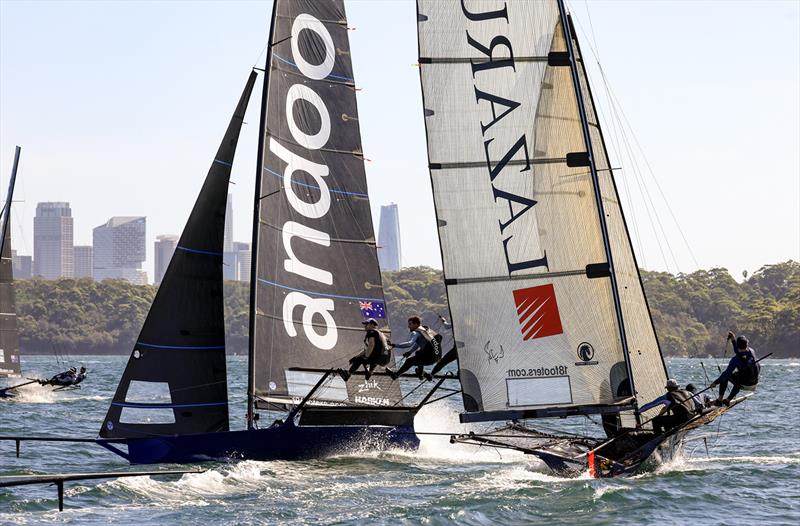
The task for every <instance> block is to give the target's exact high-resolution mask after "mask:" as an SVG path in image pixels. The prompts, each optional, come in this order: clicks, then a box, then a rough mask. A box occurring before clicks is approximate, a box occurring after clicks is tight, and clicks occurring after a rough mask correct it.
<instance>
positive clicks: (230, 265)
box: [222, 194, 238, 279]
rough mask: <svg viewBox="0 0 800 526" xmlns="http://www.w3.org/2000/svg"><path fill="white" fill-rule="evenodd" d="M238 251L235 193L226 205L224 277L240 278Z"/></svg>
mask: <svg viewBox="0 0 800 526" xmlns="http://www.w3.org/2000/svg"><path fill="white" fill-rule="evenodd" d="M237 271H238V268H237V264H236V251H235V250H234V249H233V194H228V202H227V205H226V206H225V237H224V238H223V240H222V279H238V278H237V277H236V275H237V273H238V272H237Z"/></svg>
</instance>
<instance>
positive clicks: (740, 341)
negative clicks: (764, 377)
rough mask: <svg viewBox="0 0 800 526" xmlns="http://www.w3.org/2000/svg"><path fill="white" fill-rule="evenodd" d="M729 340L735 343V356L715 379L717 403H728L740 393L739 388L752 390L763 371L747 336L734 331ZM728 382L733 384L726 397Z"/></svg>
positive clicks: (713, 384) (730, 333) (729, 335)
mask: <svg viewBox="0 0 800 526" xmlns="http://www.w3.org/2000/svg"><path fill="white" fill-rule="evenodd" d="M728 340H729V341H730V342H731V343H732V344H733V358H731V361H730V362H728V367H727V369H725V370H724V371H722V374H721V375H719V378H717V379H716V380H714V382H713V383H712V384H711V387H716V386H719V398H718V399H717V404H718V405H719V404H725V405H728V404H730V403H731V400H733V398H734V397H735V396H736V395H737V394H738V393H739V389H742V388H744V389H747V390H748V391H752V390H753V389H755V386H756V384H758V375H759V373H760V372H761V366H760V365H759V364H758V362H757V361H756V352H755V350H753V348H752V347H750V346H749V345H748V344H749V342H748V341H747V337H746V336H743V335H739V336H738V337H737V336H736V335H735V334H733V333H732V332H729V333H728ZM728 382H731V383H732V384H733V388H732V389H731V392H730V394H729V395H728V397H727V398H725V390H726V389H727V388H728Z"/></svg>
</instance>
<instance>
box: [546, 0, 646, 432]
mask: <svg viewBox="0 0 800 526" xmlns="http://www.w3.org/2000/svg"><path fill="white" fill-rule="evenodd" d="M557 2H558V10H559V13H560V14H561V25H562V29H563V31H564V40H565V41H566V44H567V53H569V62H570V72H571V73H572V82H573V84H574V86H575V97H576V98H577V102H578V111H579V113H580V118H581V128H582V129H583V138H584V141H585V143H586V150H587V154H588V157H589V169H590V170H591V175H592V184H593V186H594V190H595V192H594V196H595V201H596V203H597V213H598V215H599V218H600V230H601V232H602V236H603V245H604V247H605V252H606V257H607V258H608V270H609V273H610V278H611V294H612V296H613V298H614V309H615V310H616V314H617V316H616V318H617V325H618V328H619V337H620V340H621V344H622V355H623V358H624V359H625V367H626V368H627V371H628V382H629V383H630V387H631V395H634V396H635V395H636V387H635V384H634V381H633V370H632V368H631V363H630V351H629V349H628V339H627V337H626V336H625V321H624V320H623V317H622V305H621V303H620V298H619V289H618V288H617V276H616V273H615V270H614V260H613V256H612V254H611V244H610V242H609V238H608V225H607V224H606V215H605V211H604V209H603V198H602V196H601V195H600V181H599V179H598V176H597V167H596V165H595V159H594V155H593V154H592V139H591V136H590V134H589V122H588V120H587V118H586V108H585V107H584V101H583V91H582V88H581V84H580V80H579V79H578V64H577V61H576V60H575V50H574V49H573V45H572V39H573V38H577V37H573V35H572V27H571V24H570V23H569V21H568V19H567V11H566V7H565V6H564V0H557ZM587 84H588V82H587ZM634 412H635V415H636V422H637V424H638V423H640V418H639V410H638V408H637V409H635V410H634Z"/></svg>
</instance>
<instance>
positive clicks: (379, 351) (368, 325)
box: [337, 318, 391, 382]
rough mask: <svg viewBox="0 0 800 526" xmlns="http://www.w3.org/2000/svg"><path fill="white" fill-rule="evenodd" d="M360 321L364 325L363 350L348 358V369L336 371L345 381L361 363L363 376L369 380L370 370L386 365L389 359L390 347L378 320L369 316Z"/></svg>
mask: <svg viewBox="0 0 800 526" xmlns="http://www.w3.org/2000/svg"><path fill="white" fill-rule="evenodd" d="M361 323H362V324H363V325H364V331H366V334H365V335H364V350H363V351H361V353H359V354H358V355H357V356H353V357H352V358H350V369H349V370H348V371H345V370H344V369H339V370H338V371H337V372H338V373H339V374H340V375H341V377H342V378H343V379H344V381H345V382H346V381H347V380H349V379H350V375H351V374H353V373H354V372H356V371H357V370H358V368H359V367H361V366H362V365H363V366H364V373H365V375H364V378H366V379H367V380H369V378H370V376H372V371H374V370H375V368H376V367H378V366H382V367H386V366H387V365H388V364H389V361H390V360H391V354H389V349H390V348H391V347H390V345H389V342H387V341H386V336H384V335H383V333H381V332H380V331H379V330H378V322H377V321H376V320H375V318H370V319H368V320H366V321H362V322H361Z"/></svg>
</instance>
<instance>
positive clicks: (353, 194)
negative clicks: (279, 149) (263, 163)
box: [264, 167, 369, 197]
mask: <svg viewBox="0 0 800 526" xmlns="http://www.w3.org/2000/svg"><path fill="white" fill-rule="evenodd" d="M264 170H266V171H267V172H268V173H269V174H270V175H274V176H275V177H277V178H278V179H283V175H281V174H279V173H278V172H273V171H272V170H270V169H269V168H266V167H265V168H264ZM292 184H296V185H297V186H305V187H306V188H314V189H315V190H319V189H320V188H319V186H315V185H313V184H306V183H301V182H298V181H295V180H292ZM328 191H329V192H330V193H332V194H343V195H352V196H355V197H369V196H368V195H367V194H359V193H358V192H348V191H346V190H339V189H336V188H328Z"/></svg>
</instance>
